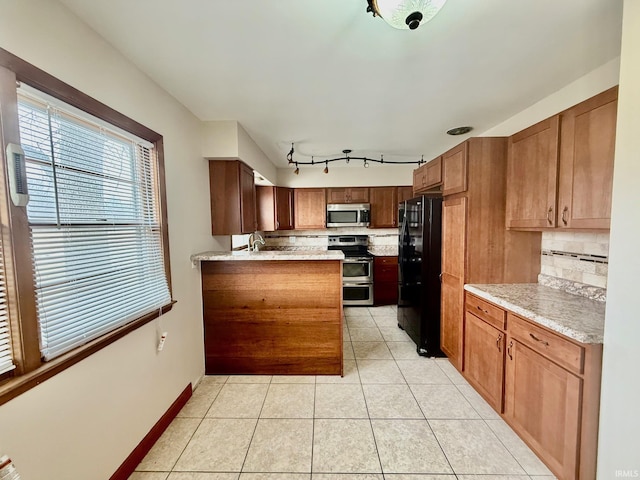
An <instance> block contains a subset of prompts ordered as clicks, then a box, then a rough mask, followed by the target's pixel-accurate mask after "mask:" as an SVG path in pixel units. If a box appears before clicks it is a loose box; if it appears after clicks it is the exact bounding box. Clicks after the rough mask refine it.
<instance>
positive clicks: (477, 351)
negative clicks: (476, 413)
mask: <svg viewBox="0 0 640 480" xmlns="http://www.w3.org/2000/svg"><path fill="white" fill-rule="evenodd" d="M464 336H465V341H464V358H465V373H466V375H465V376H466V378H467V380H468V381H469V383H471V385H473V386H474V387H475V389H476V390H478V391H480V392H481V393H482V396H483V397H484V398H486V399H487V401H488V402H489V404H490V405H491V406H492V407H493V408H494V409H495V410H496V411H498V412H500V413H502V397H503V387H504V383H503V381H504V349H505V342H506V335H505V334H504V332H502V331H501V330H498V329H497V328H495V327H492V326H491V325H489V324H488V323H487V322H485V321H484V320H481V319H480V318H478V317H477V316H476V315H474V314H473V313H471V312H469V311H467V312H466V313H465V332H464Z"/></svg>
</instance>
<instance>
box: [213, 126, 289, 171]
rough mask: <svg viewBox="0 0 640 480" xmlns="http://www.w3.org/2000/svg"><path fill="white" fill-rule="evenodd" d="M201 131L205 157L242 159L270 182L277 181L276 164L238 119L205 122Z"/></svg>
mask: <svg viewBox="0 0 640 480" xmlns="http://www.w3.org/2000/svg"><path fill="white" fill-rule="evenodd" d="M201 131H202V156H203V157H205V158H209V159H221V160H229V159H240V160H242V161H243V162H244V163H246V164H247V165H249V166H250V167H251V168H253V169H254V170H255V171H256V172H258V173H259V174H260V175H262V176H263V177H264V178H266V179H267V180H268V181H269V182H271V183H275V182H276V179H277V174H276V167H275V165H274V164H273V163H272V162H271V160H269V159H268V158H267V156H266V155H265V154H264V152H263V151H262V150H261V149H260V147H258V145H257V144H256V142H254V141H253V138H251V137H250V136H249V134H248V133H247V131H246V130H245V129H244V128H243V126H242V125H240V124H239V123H238V122H237V121H235V120H220V121H210V122H203V124H202V127H201Z"/></svg>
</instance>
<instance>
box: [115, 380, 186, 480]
mask: <svg viewBox="0 0 640 480" xmlns="http://www.w3.org/2000/svg"><path fill="white" fill-rule="evenodd" d="M192 393H193V388H192V387H191V384H189V385H187V386H186V387H185V389H184V390H183V391H182V392H181V393H180V395H178V398H176V400H175V401H174V402H173V403H172V404H171V406H170V407H169V408H168V409H167V411H166V412H165V413H164V415H162V417H160V420H158V421H157V422H156V424H155V425H154V426H153V427H151V430H149V433H147V434H146V435H145V436H144V438H143V439H142V440H140V443H139V444H138V445H137V446H136V448H134V449H133V451H132V452H131V453H130V454H129V456H128V457H127V458H126V459H125V461H124V462H122V464H121V465H120V467H118V469H117V470H116V471H115V473H114V474H113V475H111V477H110V479H109V480H127V479H128V478H129V476H130V475H131V474H132V473H133V472H134V470H135V469H136V467H137V466H138V464H139V463H140V462H141V461H142V459H143V458H144V457H145V455H146V454H147V453H149V450H151V447H153V445H154V443H156V442H157V441H158V439H159V438H160V436H161V435H162V434H163V433H164V431H165V430H166V429H167V427H169V424H171V422H172V421H173V419H174V418H176V416H177V415H178V412H180V410H182V407H184V405H185V404H186V403H187V401H188V400H189V398H191V395H192Z"/></svg>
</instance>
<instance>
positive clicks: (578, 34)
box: [61, 0, 622, 166]
mask: <svg viewBox="0 0 640 480" xmlns="http://www.w3.org/2000/svg"><path fill="white" fill-rule="evenodd" d="M61 1H62V3H63V4H65V5H66V6H67V7H68V8H70V9H71V10H72V11H73V12H75V13H76V14H77V15H78V16H79V17H80V18H82V19H83V20H84V21H86V23H88V24H89V25H90V26H91V27H92V28H93V29H94V30H96V31H97V32H98V33H99V34H100V35H101V36H102V37H104V38H105V39H106V40H107V41H108V42H110V43H111V44H112V45H113V46H114V47H115V48H116V49H118V50H119V51H120V52H122V54H124V55H125V56H126V57H128V58H129V59H130V60H131V61H132V62H133V63H135V64H136V65H137V66H138V67H139V68H140V69H141V70H143V71H144V72H146V73H147V74H148V75H149V76H150V77H151V78H153V79H154V80H155V81H156V82H157V83H158V84H159V85H161V86H162V87H163V88H164V89H165V90H166V91H168V92H169V93H170V94H172V95H173V96H174V97H175V98H176V99H178V101H180V102H181V103H182V104H184V105H185V106H186V107H187V108H188V109H189V110H190V111H191V112H193V113H194V114H195V115H196V116H197V117H199V118H200V119H201V120H238V121H239V122H240V123H241V124H242V125H243V126H244V128H245V129H246V130H247V132H248V133H249V135H251V137H252V138H253V139H254V140H255V141H256V143H257V144H258V145H259V146H260V148H261V149H262V150H263V151H264V152H265V154H266V155H267V156H268V157H269V158H270V159H271V160H272V161H273V162H274V163H275V164H276V165H278V166H284V165H286V160H285V155H286V153H287V151H288V150H289V148H290V144H291V142H295V143H296V158H298V159H300V160H305V159H306V158H304V157H302V156H299V154H307V155H312V154H313V155H316V156H320V157H322V156H328V155H337V154H339V153H340V152H341V151H342V150H343V149H345V148H351V149H353V150H354V153H353V154H352V155H368V156H376V157H377V156H379V155H380V154H384V155H385V159H394V158H395V159H398V160H407V159H414V156H415V157H419V156H420V155H422V154H424V155H425V158H426V159H430V158H431V157H433V156H435V155H437V154H439V153H441V152H442V151H444V150H446V149H447V148H449V147H450V146H453V145H455V144H456V143H458V142H459V141H460V137H457V138H454V137H450V136H447V135H446V134H445V133H444V132H445V131H446V130H447V129H449V128H451V127H455V126H459V125H472V126H473V127H474V129H475V130H474V133H481V132H483V131H485V130H487V129H489V128H490V127H492V126H494V125H495V124H498V123H500V122H501V121H504V120H505V119H507V118H509V117H511V116H512V115H514V114H516V113H518V112H519V111H521V110H523V109H524V108H526V107H528V106H530V105H532V104H533V103H535V102H536V101H538V100H540V99H542V98H544V97H545V96H547V95H549V94H550V93H552V92H554V91H556V90H558V89H560V88H561V87H563V86H565V85H566V84H568V83H570V82H572V81H573V80H575V79H577V78H579V77H581V76H582V75H584V74H586V73H588V72H589V71H591V70H593V69H595V68H596V67H598V66H600V65H602V64H604V63H606V62H607V61H609V60H611V59H613V58H615V57H616V56H618V55H619V54H620V31H621V18H622V1H621V0H528V1H527V0H448V2H447V3H446V5H445V6H444V7H443V9H442V10H441V12H440V13H439V14H438V15H437V16H436V17H435V18H434V19H433V20H431V22H429V23H427V24H424V25H422V26H420V28H418V29H417V30H415V31H408V30H396V29H393V28H392V27H390V26H388V25H387V24H386V23H384V21H383V20H381V19H380V18H373V17H372V16H371V14H367V13H366V12H365V10H366V6H367V2H366V0H316V1H311V0H271V1H265V0H181V1H169V0H164V1H158V0H92V1H87V0H61ZM317 158H318V157H317ZM317 158H316V159H317Z"/></svg>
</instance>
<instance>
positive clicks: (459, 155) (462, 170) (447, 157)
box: [442, 142, 468, 196]
mask: <svg viewBox="0 0 640 480" xmlns="http://www.w3.org/2000/svg"><path fill="white" fill-rule="evenodd" d="M467 151H468V146H467V142H464V143H461V144H460V145H458V146H457V147H455V148H452V149H451V150H449V151H448V152H447V153H445V154H444V155H442V195H443V196H446V195H453V194H454V193H460V192H466V191H467V162H468V153H467Z"/></svg>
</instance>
